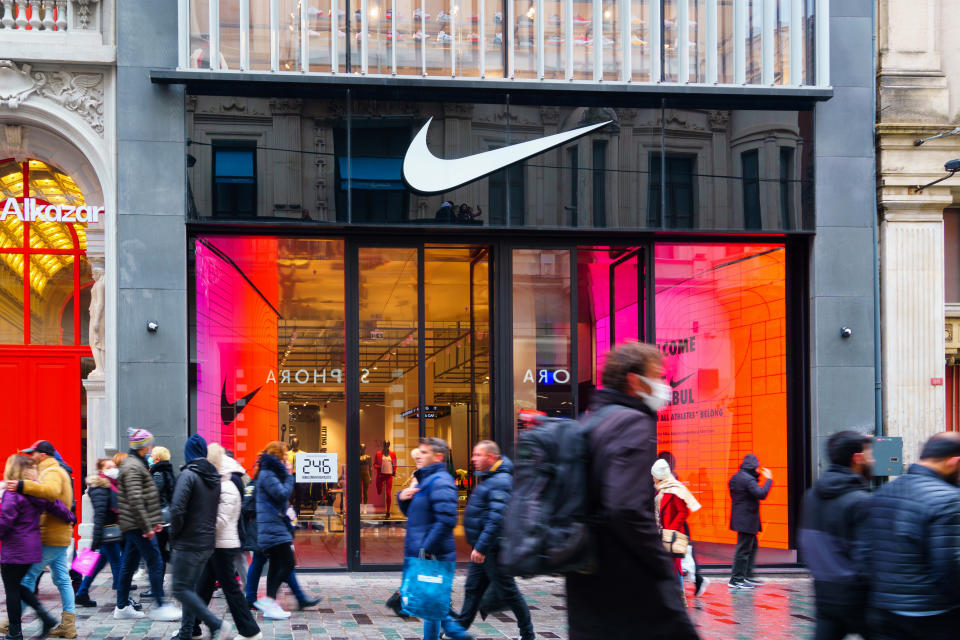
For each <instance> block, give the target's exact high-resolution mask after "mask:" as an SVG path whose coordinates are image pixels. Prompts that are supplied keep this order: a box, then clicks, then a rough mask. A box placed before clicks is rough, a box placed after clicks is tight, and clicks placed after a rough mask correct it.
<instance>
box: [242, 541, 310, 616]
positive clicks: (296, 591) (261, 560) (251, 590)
mask: <svg viewBox="0 0 960 640" xmlns="http://www.w3.org/2000/svg"><path fill="white" fill-rule="evenodd" d="M265 564H267V556H266V555H264V554H263V553H261V552H259V551H254V552H253V558H252V559H251V560H250V568H249V569H247V585H246V590H247V602H250V603H253V602H255V601H256V600H257V587H258V586H260V576H261V575H263V565H265ZM287 586H288V587H290V591H291V592H292V593H293V595H294V597H295V598H296V599H297V602H304V601H305V600H306V599H307V594H305V593H304V592H303V589H301V588H300V583H299V582H297V572H296V571H291V572H290V575H289V576H287Z"/></svg>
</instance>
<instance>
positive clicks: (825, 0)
mask: <svg viewBox="0 0 960 640" xmlns="http://www.w3.org/2000/svg"><path fill="white" fill-rule="evenodd" d="M816 12H817V15H816V17H815V18H814V20H815V21H816V25H817V26H816V34H817V36H816V43H815V47H814V50H815V51H816V54H815V55H816V56H817V86H818V87H829V86H830V0H817V5H816Z"/></svg>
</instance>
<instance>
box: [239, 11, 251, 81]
mask: <svg viewBox="0 0 960 640" xmlns="http://www.w3.org/2000/svg"><path fill="white" fill-rule="evenodd" d="M240 69H241V70H242V71H248V70H249V69H250V0H240Z"/></svg>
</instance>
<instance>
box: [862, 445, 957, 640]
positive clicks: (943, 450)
mask: <svg viewBox="0 0 960 640" xmlns="http://www.w3.org/2000/svg"><path fill="white" fill-rule="evenodd" d="M958 483H960V433H956V432H948V433H938V434H937V435H935V436H933V437H932V438H930V439H929V440H927V442H926V444H924V445H923V451H922V452H921V453H920V462H918V463H916V464H912V465H910V468H909V469H908V470H907V473H906V474H905V475H902V476H900V477H899V478H897V479H896V480H893V481H892V482H888V483H887V484H885V485H883V487H881V488H880V489H879V490H878V491H877V492H876V493H874V494H873V498H872V500H871V501H870V517H869V519H868V520H867V525H866V531H865V540H866V543H867V547H868V548H867V553H868V554H869V555H868V558H869V564H868V567H869V577H870V605H869V606H870V608H869V610H868V611H867V622H868V624H869V626H870V631H871V636H870V638H871V640H909V639H912V638H923V639H924V640H946V639H947V638H951V639H952V638H956V637H957V633H958V629H960V488H958V487H957V485H958Z"/></svg>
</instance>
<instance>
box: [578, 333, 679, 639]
mask: <svg viewBox="0 0 960 640" xmlns="http://www.w3.org/2000/svg"><path fill="white" fill-rule="evenodd" d="M601 381H602V383H603V389H601V390H599V391H598V392H597V393H596V394H595V397H594V401H593V403H592V404H591V406H590V410H591V411H600V410H601V409H604V408H605V407H608V406H611V405H612V408H611V409H608V410H605V415H604V416H603V417H602V418H600V419H599V422H598V423H597V424H596V425H595V426H594V427H593V428H592V429H591V430H590V432H589V451H590V460H589V476H588V482H589V486H588V487H587V488H588V490H589V491H590V493H591V495H594V496H596V507H597V513H598V514H600V515H599V517H598V522H597V525H596V526H595V527H594V541H593V542H594V547H595V549H596V561H595V566H596V571H594V572H593V573H590V574H587V573H573V574H568V575H567V577H566V581H567V617H568V621H569V633H570V640H593V639H597V640H599V639H603V640H619V639H623V640H634V639H635V638H638V637H643V638H664V639H670V640H688V639H692V638H697V632H696V631H695V630H694V628H693V624H692V623H691V622H690V618H689V617H688V616H687V611H686V608H685V607H684V606H683V594H682V593H681V590H680V585H679V584H678V583H677V578H676V573H675V571H674V566H673V564H672V563H671V561H670V560H671V559H670V558H669V557H668V556H667V552H666V551H665V550H664V548H663V545H662V543H661V541H660V533H659V531H658V529H657V520H656V516H655V515H654V512H653V499H654V491H653V482H651V481H650V468H651V467H652V466H653V462H654V460H655V459H656V456H657V450H656V442H657V410H659V409H660V408H661V407H663V406H664V405H666V404H667V403H668V402H669V401H670V387H669V386H668V385H667V384H666V383H665V382H664V381H663V363H662V360H661V355H660V351H659V350H657V348H656V347H655V346H653V345H648V344H642V343H638V342H630V343H624V344H621V345H619V346H617V347H616V348H615V349H613V350H611V351H610V352H609V353H608V354H607V357H606V361H605V362H604V366H603V374H602V376H601Z"/></svg>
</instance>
